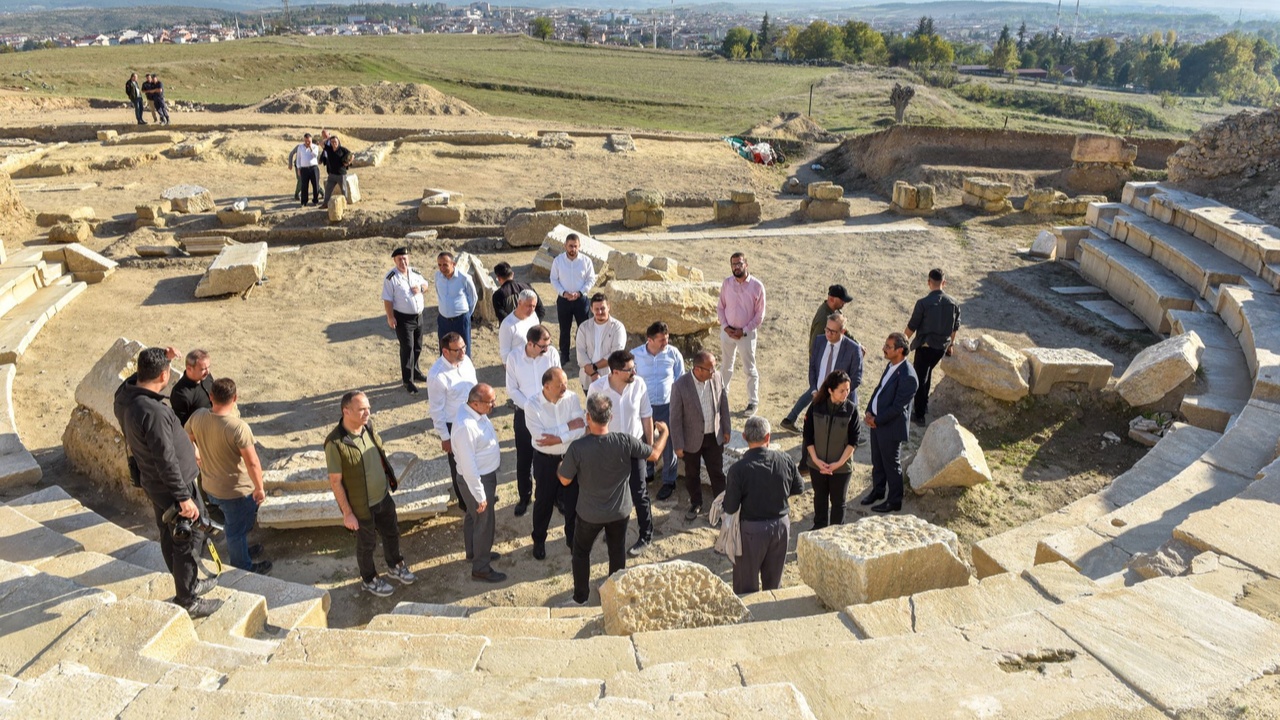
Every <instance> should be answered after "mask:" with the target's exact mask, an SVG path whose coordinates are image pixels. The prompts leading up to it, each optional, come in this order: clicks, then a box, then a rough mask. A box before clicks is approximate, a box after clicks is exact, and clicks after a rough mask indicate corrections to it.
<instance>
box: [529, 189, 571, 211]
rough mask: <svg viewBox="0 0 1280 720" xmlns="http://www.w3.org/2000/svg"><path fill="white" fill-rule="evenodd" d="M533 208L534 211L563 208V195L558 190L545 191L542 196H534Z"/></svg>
mask: <svg viewBox="0 0 1280 720" xmlns="http://www.w3.org/2000/svg"><path fill="white" fill-rule="evenodd" d="M533 209H534V211H535V212H547V211H550V210H563V209H564V195H561V194H560V193H558V192H552V193H547V194H546V195H544V196H543V197H540V198H534V200H533Z"/></svg>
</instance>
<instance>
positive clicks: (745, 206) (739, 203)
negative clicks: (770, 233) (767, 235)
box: [715, 190, 760, 225]
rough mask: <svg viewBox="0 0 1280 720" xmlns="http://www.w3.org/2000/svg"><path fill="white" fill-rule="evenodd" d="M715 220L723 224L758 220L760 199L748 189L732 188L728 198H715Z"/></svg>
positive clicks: (756, 221) (755, 221)
mask: <svg viewBox="0 0 1280 720" xmlns="http://www.w3.org/2000/svg"><path fill="white" fill-rule="evenodd" d="M715 221H716V222H718V223H723V224H725V225H750V224H753V223H758V222H760V201H759V200H757V199H756V194H755V193H754V192H752V191H750V190H734V191H733V192H732V193H731V194H730V196H729V199H728V200H717V201H716V204H715Z"/></svg>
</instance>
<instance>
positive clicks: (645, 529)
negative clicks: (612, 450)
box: [631, 458, 653, 542]
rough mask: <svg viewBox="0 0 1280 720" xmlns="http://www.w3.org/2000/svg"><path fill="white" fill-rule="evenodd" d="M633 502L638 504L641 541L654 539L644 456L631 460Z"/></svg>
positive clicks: (637, 511) (637, 514)
mask: <svg viewBox="0 0 1280 720" xmlns="http://www.w3.org/2000/svg"><path fill="white" fill-rule="evenodd" d="M631 504H633V505H635V506H636V525H638V526H639V529H640V538H639V540H640V542H649V541H650V540H653V509H652V508H651V507H650V506H649V486H648V484H647V483H645V480H644V458H637V459H633V460H632V461H631Z"/></svg>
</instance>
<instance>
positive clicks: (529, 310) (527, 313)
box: [498, 290, 538, 363]
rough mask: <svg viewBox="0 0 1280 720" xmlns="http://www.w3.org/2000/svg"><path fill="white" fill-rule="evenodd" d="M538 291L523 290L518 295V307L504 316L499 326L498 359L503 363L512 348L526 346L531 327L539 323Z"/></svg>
mask: <svg viewBox="0 0 1280 720" xmlns="http://www.w3.org/2000/svg"><path fill="white" fill-rule="evenodd" d="M537 310H538V293H536V292H534V291H533V290H521V291H520V294H519V295H517V296H516V309H515V310H514V311H512V313H511V314H510V315H508V316H506V317H504V318H502V324H501V325H499V326H498V359H499V360H501V361H502V362H503V363H505V362H506V361H507V356H508V355H510V354H511V351H512V350H516V349H518V348H521V347H524V340H525V336H526V335H528V334H529V328H531V327H533V326H534V325H537V324H538V315H537Z"/></svg>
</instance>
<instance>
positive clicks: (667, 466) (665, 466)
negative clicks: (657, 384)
mask: <svg viewBox="0 0 1280 720" xmlns="http://www.w3.org/2000/svg"><path fill="white" fill-rule="evenodd" d="M653 421H654V422H664V423H667V424H668V425H670V424H671V404H670V403H668V404H666V405H654V406H653ZM645 473H646V475H652V474H653V463H645ZM662 484H663V485H671V486H672V487H674V486H675V484H676V446H675V443H667V446H666V447H665V448H663V449H662Z"/></svg>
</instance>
